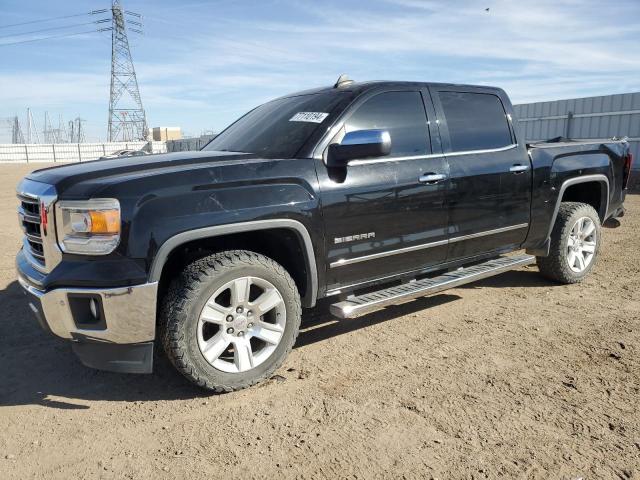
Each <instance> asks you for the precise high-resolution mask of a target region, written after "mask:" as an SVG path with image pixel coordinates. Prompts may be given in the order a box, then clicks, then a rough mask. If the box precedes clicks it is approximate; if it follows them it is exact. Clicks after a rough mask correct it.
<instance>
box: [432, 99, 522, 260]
mask: <svg viewBox="0 0 640 480" xmlns="http://www.w3.org/2000/svg"><path fill="white" fill-rule="evenodd" d="M431 93H432V97H433V100H434V104H435V107H436V111H437V112H438V118H439V119H440V133H441V135H442V142H443V148H444V151H445V155H446V157H447V160H448V163H449V169H450V189H449V194H448V197H447V203H448V206H449V251H448V254H447V259H448V260H457V259H461V258H467V257H473V256H475V255H479V254H484V253H488V252H492V251H500V250H510V249H514V248H517V247H518V246H519V245H520V244H521V243H522V242H523V241H524V240H525V238H526V235H527V231H528V226H529V216H530V205H531V165H530V160H529V157H528V155H527V152H526V147H525V146H524V145H518V144H517V142H516V140H515V134H514V131H513V129H512V128H511V125H510V117H509V116H508V115H507V113H506V112H507V110H506V109H505V105H504V104H503V101H504V102H508V100H507V98H506V96H504V97H503V98H502V99H501V95H503V93H502V92H501V91H498V90H494V89H491V90H489V89H473V90H467V89H464V88H458V87H435V88H432V90H431ZM508 106H509V108H510V105H508Z"/></svg>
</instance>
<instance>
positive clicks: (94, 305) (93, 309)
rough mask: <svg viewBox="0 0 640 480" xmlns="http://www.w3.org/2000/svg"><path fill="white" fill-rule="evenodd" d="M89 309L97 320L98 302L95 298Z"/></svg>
mask: <svg viewBox="0 0 640 480" xmlns="http://www.w3.org/2000/svg"><path fill="white" fill-rule="evenodd" d="M89 310H90V311H91V315H92V316H93V318H95V319H96V320H97V319H98V302H96V300H95V299H94V298H92V299H91V301H90V302H89Z"/></svg>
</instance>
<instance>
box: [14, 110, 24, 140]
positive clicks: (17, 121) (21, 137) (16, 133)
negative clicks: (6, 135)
mask: <svg viewBox="0 0 640 480" xmlns="http://www.w3.org/2000/svg"><path fill="white" fill-rule="evenodd" d="M11 143H13V144H16V143H25V141H24V135H23V134H22V127H21V126H20V119H19V118H18V116H17V115H16V116H15V117H13V121H12V122H11Z"/></svg>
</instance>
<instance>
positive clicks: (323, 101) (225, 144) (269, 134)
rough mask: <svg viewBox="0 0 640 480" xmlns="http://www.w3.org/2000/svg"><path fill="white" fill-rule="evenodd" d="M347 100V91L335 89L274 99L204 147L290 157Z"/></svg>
mask: <svg viewBox="0 0 640 480" xmlns="http://www.w3.org/2000/svg"><path fill="white" fill-rule="evenodd" d="M350 100H351V94H350V93H348V92H337V91H336V92H328V93H315V94H309V95H298V96H295V97H286V98H279V99H277V100H273V101H271V102H269V103H265V104H264V105H260V106H259V107H257V108H255V109H253V110H251V111H250V112H249V113H247V114H246V115H245V116H243V117H242V118H240V119H239V120H238V121H236V122H235V123H233V124H232V125H231V126H230V127H228V128H227V129H226V130H224V131H223V132H222V133H221V134H220V135H218V136H217V137H216V138H214V139H213V140H212V141H211V142H209V143H208V144H207V145H206V146H205V147H204V148H203V150H215V151H223V152H244V153H256V154H259V155H261V156H263V157H265V158H293V157H294V156H295V155H296V154H297V153H298V151H299V150H300V149H301V148H302V146H303V145H304V144H305V143H306V142H307V140H309V139H310V138H311V137H312V136H313V135H314V134H320V133H322V131H323V130H322V129H325V130H326V127H327V125H331V122H332V121H333V120H334V119H335V118H336V116H337V115H338V114H340V113H341V112H342V111H344V108H345V107H346V106H347V104H348V103H349V101H350Z"/></svg>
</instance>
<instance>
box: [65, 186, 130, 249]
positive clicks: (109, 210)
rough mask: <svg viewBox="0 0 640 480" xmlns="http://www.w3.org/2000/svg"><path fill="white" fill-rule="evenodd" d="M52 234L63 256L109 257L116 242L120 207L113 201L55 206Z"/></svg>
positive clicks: (69, 203) (99, 199)
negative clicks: (54, 221) (68, 254)
mask: <svg viewBox="0 0 640 480" xmlns="http://www.w3.org/2000/svg"><path fill="white" fill-rule="evenodd" d="M56 231H57V234H58V244H59V245H60V248H61V249H62V251H63V252H66V253H77V254H80V255H106V254H108V253H111V252H113V251H114V250H115V249H116V247H117V246H118V243H119V242H120V203H119V202H118V200H116V199H113V198H96V199H93V200H67V201H61V202H58V203H57V204H56Z"/></svg>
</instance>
